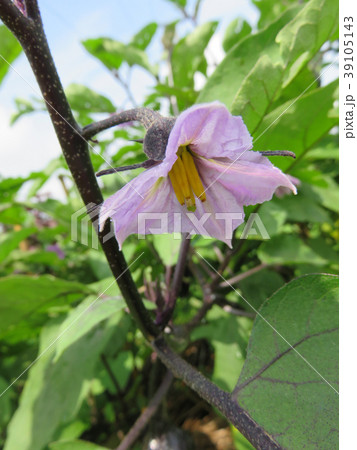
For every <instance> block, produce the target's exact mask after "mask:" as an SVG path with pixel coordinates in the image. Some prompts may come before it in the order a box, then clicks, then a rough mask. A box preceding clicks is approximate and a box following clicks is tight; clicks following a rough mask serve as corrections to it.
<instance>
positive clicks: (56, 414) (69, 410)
mask: <svg viewBox="0 0 357 450" xmlns="http://www.w3.org/2000/svg"><path fill="white" fill-rule="evenodd" d="M118 319H119V318H118V315H117V314H116V315H114V316H113V317H112V318H111V319H109V320H106V321H103V322H100V323H99V324H98V325H97V326H96V327H94V328H92V329H91V330H90V331H89V332H88V333H86V334H85V335H83V336H82V337H81V338H80V339H78V340H77V341H76V342H75V343H74V344H73V345H71V346H70V347H68V348H67V349H66V351H64V352H63V353H62V355H61V356H60V358H58V359H56V360H55V359H54V353H53V352H51V346H53V344H54V343H55V342H58V341H56V340H57V339H59V336H60V324H59V322H58V320H57V321H53V322H51V323H50V324H48V325H47V326H46V327H44V328H43V330H42V334H41V339H40V348H39V355H41V357H40V358H38V360H37V361H36V363H35V364H34V365H33V366H32V367H31V369H30V370H29V376H28V379H27V381H26V384H25V388H24V390H23V392H22V394H21V399H20V406H19V408H18V409H17V411H16V412H15V414H14V416H13V418H12V420H11V422H10V424H9V427H8V437H7V440H6V444H5V449H6V450H18V449H19V448H21V449H23V450H30V449H42V448H45V447H46V445H48V444H49V443H50V442H52V441H54V440H55V439H58V437H59V436H58V434H60V433H61V430H62V429H63V427H64V426H66V425H67V424H69V423H70V422H71V421H73V419H74V418H75V417H76V416H77V414H78V411H79V408H80V407H81V405H82V402H83V400H84V399H85V398H86V396H87V395H88V393H89V390H90V381H91V380H92V378H93V377H94V371H95V366H96V364H97V362H98V358H99V355H100V354H101V352H102V351H103V349H104V348H105V346H106V345H107V343H108V342H109V340H110V339H111V337H112V335H113V333H114V332H115V330H116V329H117V327H118V322H119V320H118ZM68 332H70V331H68Z"/></svg>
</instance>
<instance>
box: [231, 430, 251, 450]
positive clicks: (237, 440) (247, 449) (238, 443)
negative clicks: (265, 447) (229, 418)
mask: <svg viewBox="0 0 357 450" xmlns="http://www.w3.org/2000/svg"><path fill="white" fill-rule="evenodd" d="M231 432H232V438H233V443H234V445H235V448H236V449H237V450H255V449H254V447H253V446H252V444H251V443H250V442H249V441H248V440H247V439H246V438H245V437H244V436H243V434H242V433H240V432H239V431H238V430H237V428H234V427H233V426H231Z"/></svg>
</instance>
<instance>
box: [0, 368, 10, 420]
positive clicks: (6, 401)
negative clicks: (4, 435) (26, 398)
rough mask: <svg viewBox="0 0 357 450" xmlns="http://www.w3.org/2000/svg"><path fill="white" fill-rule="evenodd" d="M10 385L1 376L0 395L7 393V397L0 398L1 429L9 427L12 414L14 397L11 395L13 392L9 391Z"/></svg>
mask: <svg viewBox="0 0 357 450" xmlns="http://www.w3.org/2000/svg"><path fill="white" fill-rule="evenodd" d="M9 385H10V382H9V381H8V380H6V379H5V378H3V377H1V376H0V394H3V392H4V391H6V395H5V394H3V395H1V396H0V411H1V414H0V429H1V428H2V427H4V426H5V425H7V423H8V421H9V420H10V418H11V414H12V398H11V397H12V396H11V395H10V392H11V390H8V387H9ZM10 389H11V388H10Z"/></svg>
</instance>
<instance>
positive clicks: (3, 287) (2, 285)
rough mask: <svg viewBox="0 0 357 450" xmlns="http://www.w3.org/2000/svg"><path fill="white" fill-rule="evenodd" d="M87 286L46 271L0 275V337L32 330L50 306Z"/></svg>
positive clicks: (81, 292)
mask: <svg viewBox="0 0 357 450" xmlns="http://www.w3.org/2000/svg"><path fill="white" fill-rule="evenodd" d="M85 293H88V288H87V287H86V286H84V285H82V284H81V283H77V282H71V281H66V280H61V279H58V278H55V277H53V276H50V275H41V276H28V275H16V276H13V275H10V276H8V277H4V278H1V279H0V338H1V339H3V338H4V337H6V338H7V339H8V338H9V336H12V337H13V338H14V339H15V338H17V339H20V338H24V337H26V336H28V335H31V334H34V332H35V331H37V329H36V328H35V327H37V326H38V325H40V324H42V323H43V322H44V321H45V320H47V319H48V312H49V310H50V309H51V308H53V307H56V306H59V305H64V304H68V303H70V302H72V301H74V300H77V299H79V298H81V297H83V295H84V294H85Z"/></svg>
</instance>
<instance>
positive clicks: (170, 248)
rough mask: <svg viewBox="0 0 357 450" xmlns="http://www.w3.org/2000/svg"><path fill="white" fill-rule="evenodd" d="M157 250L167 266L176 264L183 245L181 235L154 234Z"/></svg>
mask: <svg viewBox="0 0 357 450" xmlns="http://www.w3.org/2000/svg"><path fill="white" fill-rule="evenodd" d="M152 239H153V244H154V247H155V250H156V251H157V253H158V254H159V256H160V258H161V260H162V262H163V264H165V266H174V265H175V264H176V262H177V258H178V254H179V249H180V245H181V236H180V237H178V236H176V235H175V234H154V235H153V236H152Z"/></svg>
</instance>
